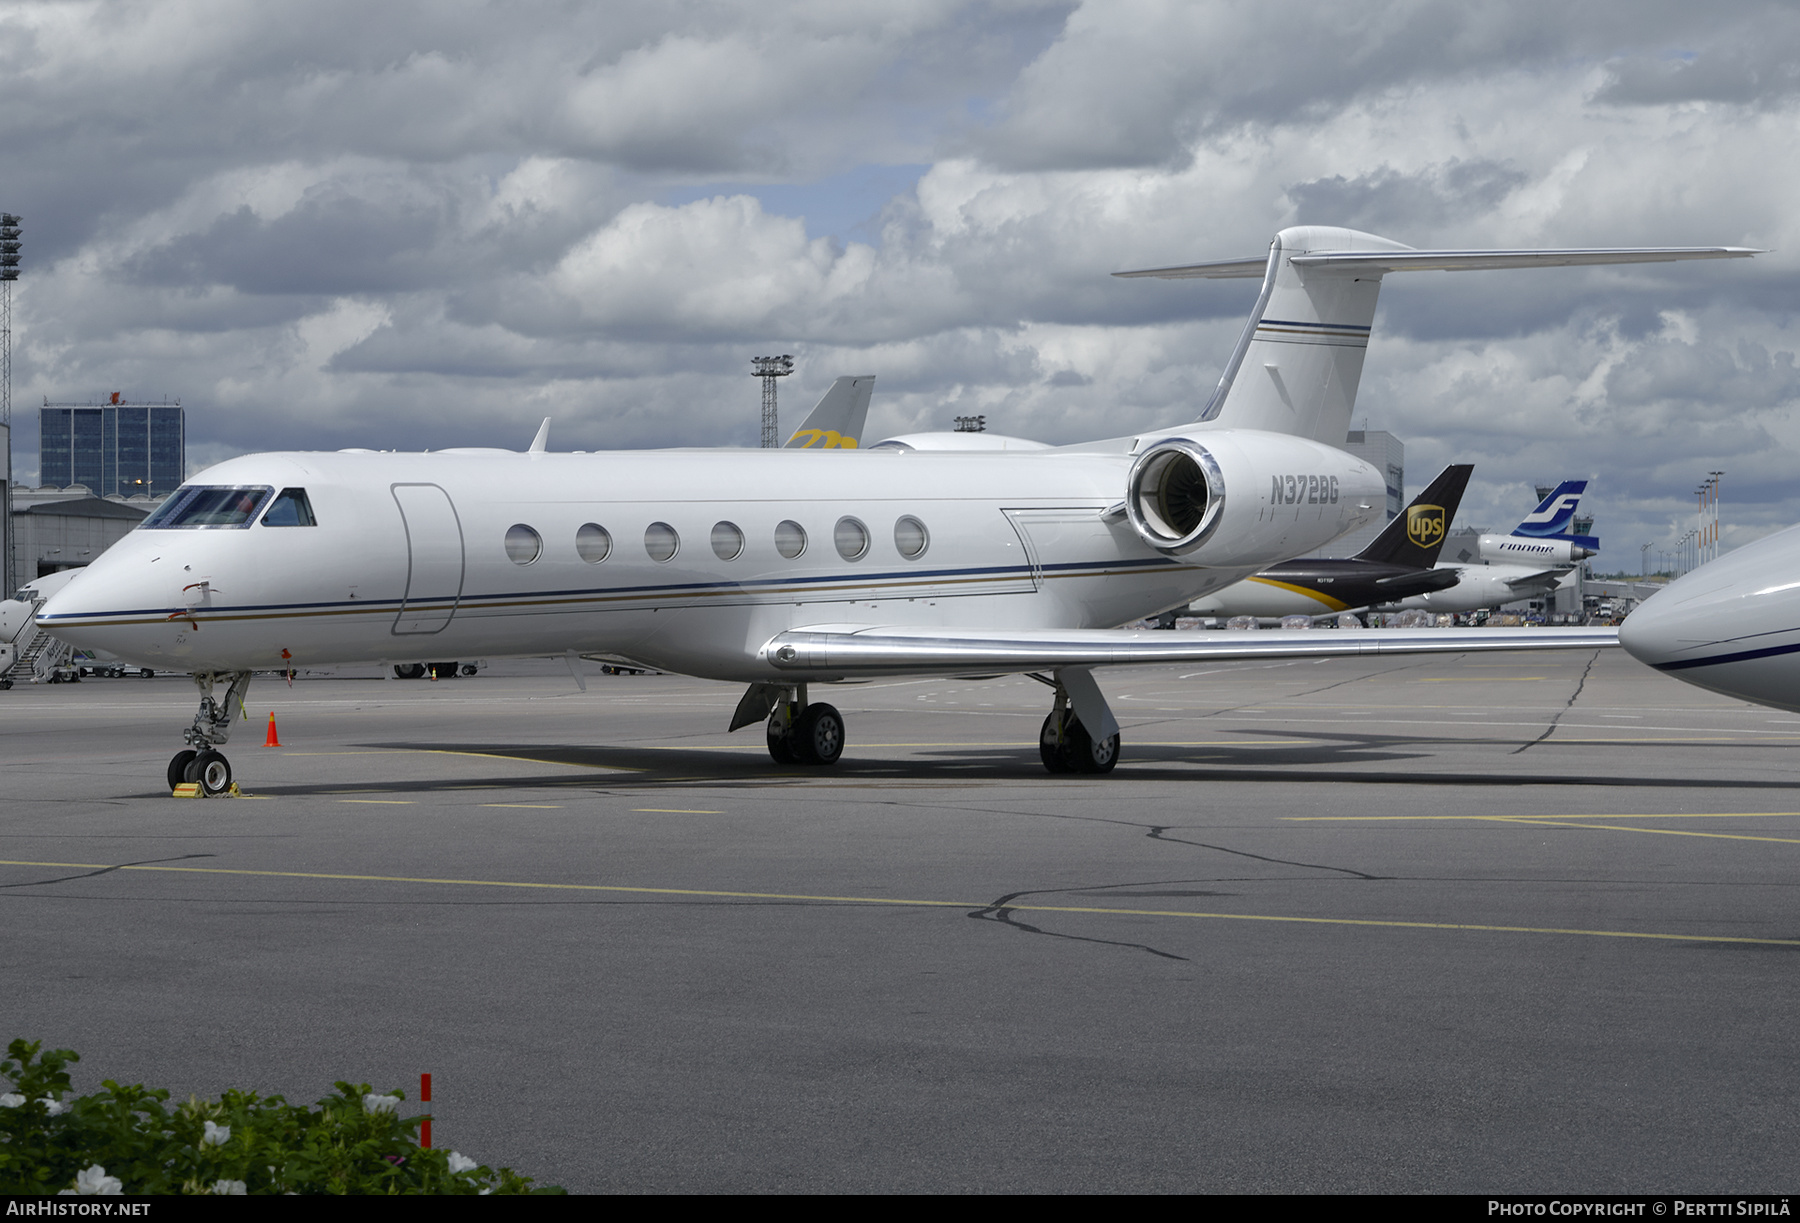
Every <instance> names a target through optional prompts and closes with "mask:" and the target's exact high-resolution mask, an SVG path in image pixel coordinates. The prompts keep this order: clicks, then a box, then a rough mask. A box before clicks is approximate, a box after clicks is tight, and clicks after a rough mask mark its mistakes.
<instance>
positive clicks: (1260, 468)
mask: <svg viewBox="0 0 1800 1223" xmlns="http://www.w3.org/2000/svg"><path fill="white" fill-rule="evenodd" d="M1386 493H1387V483H1386V480H1385V478H1384V477H1383V475H1382V473H1380V472H1378V471H1377V470H1375V468H1373V467H1371V466H1370V465H1369V464H1367V463H1365V462H1363V461H1362V460H1361V459H1358V458H1356V457H1355V456H1354V455H1351V454H1348V453H1346V452H1344V451H1342V450H1338V449H1336V448H1334V447H1331V446H1326V445H1323V444H1322V443H1319V442H1314V441H1310V440H1308V439H1306V438H1301V437H1292V436H1289V435H1287V434H1279V433H1263V432H1259V431H1255V430H1249V429H1221V430H1217V431H1196V432H1195V433H1193V434H1191V435H1185V436H1183V435H1177V436H1172V437H1161V438H1157V439H1154V440H1147V441H1145V442H1143V443H1140V446H1139V449H1138V453H1137V457H1136V459H1135V460H1134V461H1133V462H1132V465H1131V470H1130V473H1129V474H1128V475H1127V477H1126V491H1125V502H1124V510H1125V514H1126V516H1127V517H1128V518H1129V519H1130V520H1131V525H1132V529H1133V530H1135V531H1136V532H1137V534H1138V537H1139V538H1140V539H1142V540H1143V541H1144V542H1145V543H1147V544H1149V545H1150V546H1151V547H1153V548H1155V549H1156V550H1157V551H1159V552H1162V553H1164V554H1166V555H1169V556H1179V557H1182V558H1184V559H1186V560H1189V561H1192V562H1194V563H1198V564H1203V565H1216V566H1230V565H1235V564H1240V563H1246V562H1250V563H1254V562H1255V558H1257V557H1266V556H1268V555H1270V554H1271V551H1272V550H1275V551H1281V552H1284V553H1285V554H1286V555H1288V556H1299V555H1301V554H1302V553H1306V552H1310V551H1312V550H1313V549H1314V548H1318V547H1321V546H1323V545H1324V544H1327V543H1329V542H1330V541H1332V540H1334V539H1336V538H1337V537H1338V536H1340V535H1342V534H1344V533H1345V532H1346V531H1353V530H1355V529H1356V528H1357V527H1360V526H1362V525H1363V524H1364V523H1366V522H1368V521H1369V520H1370V519H1371V518H1373V517H1374V516H1375V515H1376V514H1377V513H1379V512H1380V511H1379V510H1378V509H1377V508H1376V507H1377V506H1380V505H1381V504H1382V503H1383V498H1384V497H1385V496H1386Z"/></svg>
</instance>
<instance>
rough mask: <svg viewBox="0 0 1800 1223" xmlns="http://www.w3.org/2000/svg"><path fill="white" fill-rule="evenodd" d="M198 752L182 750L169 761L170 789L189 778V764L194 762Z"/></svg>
mask: <svg viewBox="0 0 1800 1223" xmlns="http://www.w3.org/2000/svg"><path fill="white" fill-rule="evenodd" d="M197 754H198V753H196V752H193V751H180V752H176V753H175V759H173V760H171V761H169V789H171V790H173V789H174V788H175V787H176V786H178V785H180V784H181V783H182V782H184V781H186V780H188V775H187V771H188V765H190V764H192V763H194V757H195V756H196V755H197Z"/></svg>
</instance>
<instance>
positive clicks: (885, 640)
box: [762, 626, 1619, 677]
mask: <svg viewBox="0 0 1800 1223" xmlns="http://www.w3.org/2000/svg"><path fill="white" fill-rule="evenodd" d="M1618 644H1619V633H1618V630H1617V629H1616V628H1462V629H1456V628H1426V629H1270V630H1259V631H1256V632H1232V631H1230V630H1225V631H1203V632H1185V633H1184V632H1170V631H1167V630H1155V629H1026V630H1018V631H1009V630H1005V629H993V630H985V631H982V630H973V631H971V630H958V629H945V628H907V627H898V626H893V627H881V628H864V629H857V628H848V627H847V628H843V629H835V630H833V629H821V630H810V629H794V630H790V631H788V632H785V633H779V634H777V635H776V636H775V637H773V638H771V639H770V640H769V642H768V643H767V644H766V645H764V646H763V649H762V654H763V657H764V658H765V659H766V660H767V661H768V662H769V663H771V664H772V665H773V666H774V667H776V668H777V669H778V670H781V671H804V672H808V673H810V674H814V675H830V676H834V677H835V676H853V675H854V676H865V675H884V674H899V673H905V674H913V675H934V674H935V675H954V674H958V673H963V674H974V675H992V674H1005V673H1011V672H1018V671H1038V670H1054V669H1056V668H1058V667H1108V666H1125V665H1128V664H1132V663H1190V662H1218V661H1221V660H1225V659H1234V658H1237V659H1270V658H1346V657H1351V658H1360V657H1364V656H1368V655H1375V654H1461V653H1467V652H1476V651H1487V650H1558V649H1561V650H1592V649H1606V648H1610V647H1612V646H1616V645H1618Z"/></svg>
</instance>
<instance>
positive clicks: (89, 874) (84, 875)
mask: <svg viewBox="0 0 1800 1223" xmlns="http://www.w3.org/2000/svg"><path fill="white" fill-rule="evenodd" d="M217 856H218V855H217V854H177V855H176V856H175V857H173V858H145V859H143V860H142V861H140V862H120V863H118V864H117V865H115V866H103V867H101V868H100V869H99V870H97V871H82V872H81V873H80V874H79V875H62V876H60V877H58V878H55V879H27V880H26V881H25V882H24V883H0V888H35V887H42V886H44V885H45V884H47V883H67V882H69V881H70V880H71V879H93V878H97V877H98V876H100V875H110V874H112V873H113V872H114V871H117V870H124V869H125V868H126V867H128V866H155V865H157V864H158V863H160V862H185V861H187V860H188V859H189V858H215V857H217Z"/></svg>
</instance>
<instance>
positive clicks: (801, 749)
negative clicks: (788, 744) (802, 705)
mask: <svg viewBox="0 0 1800 1223" xmlns="http://www.w3.org/2000/svg"><path fill="white" fill-rule="evenodd" d="M793 739H794V755H795V757H796V758H798V760H799V761H800V763H802V764H836V763H837V762H838V757H839V756H842V755H843V754H844V715H843V714H841V713H839V712H838V711H837V710H836V709H835V708H834V707H832V706H830V705H826V704H824V703H823V702H821V703H819V704H817V705H808V706H807V707H806V712H805V713H802V714H801V715H800V720H799V721H798V722H796V723H795V724H794V734H793Z"/></svg>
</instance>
